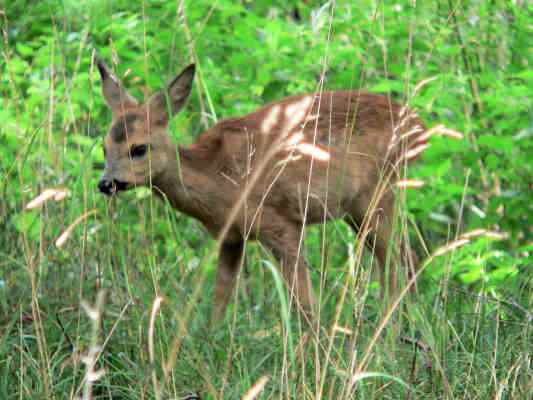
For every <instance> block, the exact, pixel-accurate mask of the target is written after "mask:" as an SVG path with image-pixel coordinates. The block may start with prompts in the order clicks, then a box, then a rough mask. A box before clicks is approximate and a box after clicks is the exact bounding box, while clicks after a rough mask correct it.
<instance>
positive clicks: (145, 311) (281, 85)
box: [0, 0, 533, 399]
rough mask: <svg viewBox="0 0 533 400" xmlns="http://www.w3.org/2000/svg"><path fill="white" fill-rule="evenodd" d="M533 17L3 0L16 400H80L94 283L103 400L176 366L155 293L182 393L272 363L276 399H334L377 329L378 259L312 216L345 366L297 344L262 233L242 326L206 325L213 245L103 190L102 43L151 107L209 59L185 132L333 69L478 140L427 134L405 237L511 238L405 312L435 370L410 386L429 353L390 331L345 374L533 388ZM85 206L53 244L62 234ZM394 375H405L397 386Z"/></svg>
mask: <svg viewBox="0 0 533 400" xmlns="http://www.w3.org/2000/svg"><path fill="white" fill-rule="evenodd" d="M532 15H533V6H532V5H531V4H529V2H527V1H526V2H524V1H513V2H506V1H491V2H488V1H462V2H456V1H449V2H446V1H441V0H432V1H418V2H413V1H407V0H399V1H395V2H377V1H373V0H372V1H371V0H362V1H345V0H342V1H337V2H333V1H331V2H327V3H325V2H317V1H303V0H295V1H281V0H276V1H266V0H258V1H249V0H242V1H234V0H219V1H211V0H209V1H207V0H194V1H193V0H186V1H184V2H181V1H174V2H172V1H164V0H154V1H144V2H131V1H125V0H118V1H116V0H114V1H111V0H95V1H90V2H80V1H73V0H64V1H57V0H43V1H29V0H8V1H3V2H2V1H0V21H1V22H0V28H1V31H2V34H3V35H2V39H1V43H2V44H1V52H0V53H1V54H2V56H1V57H0V93H1V96H2V100H1V106H0V121H1V123H0V198H1V200H0V323H1V326H2V331H3V332H4V333H2V336H1V337H0V370H1V372H0V398H6V399H11V398H30V397H31V398H33V397H34V398H63V397H66V398H67V397H68V398H73V397H74V395H75V394H76V393H77V391H78V389H79V388H80V387H81V386H82V385H83V368H84V366H83V364H82V363H80V360H79V357H78V358H76V354H81V352H82V350H85V349H86V348H87V346H89V340H90V337H88V336H87V332H88V331H87V327H88V322H87V321H86V316H85V314H84V313H83V311H82V310H81V309H80V308H79V304H80V301H81V299H87V298H89V299H92V298H94V297H95V294H96V292H97V291H98V289H100V288H107V289H108V290H109V292H110V293H109V296H108V301H107V306H106V312H105V318H104V326H103V331H102V332H103V334H104V335H108V336H106V337H107V339H109V342H107V343H106V350H107V349H108V351H106V352H105V354H104V353H102V357H101V359H100V360H99V364H98V365H99V366H102V367H105V368H106V370H107V374H106V375H105V378H104V379H103V380H101V381H100V382H98V383H97V384H96V387H95V388H94V392H95V398H96V396H100V397H106V396H107V397H114V398H141V397H142V396H143V395H144V396H145V397H150V398H151V397H157V396H156V395H154V394H153V393H154V392H153V391H152V389H153V388H152V386H151V385H152V371H154V372H155V373H156V375H157V376H159V377H161V376H163V375H165V372H163V371H162V370H161V368H160V367H159V365H160V364H157V365H158V366H157V367H156V366H154V364H153V363H152V362H150V361H149V360H148V355H147V351H146V349H145V347H146V340H147V335H148V334H147V332H146V329H147V327H148V321H149V312H150V307H151V305H152V302H153V299H154V297H155V296H156V295H158V296H159V295H162V296H164V297H165V299H166V301H165V303H164V304H166V308H164V309H163V311H162V314H161V316H160V318H159V319H158V320H157V321H156V326H155V330H156V332H157V334H158V337H157V340H158V343H156V353H157V354H156V356H157V357H156V358H157V359H158V360H161V359H166V358H167V355H168V353H169V352H171V351H173V350H172V349H174V348H175V347H173V346H176V343H177V342H176V340H177V339H176V338H178V339H179V340H180V342H179V346H181V347H180V348H179V349H180V350H179V356H180V357H178V359H177V360H176V363H175V368H174V369H173V371H171V372H170V377H167V378H168V380H167V381H166V383H165V384H166V388H167V391H168V393H167V394H168V395H169V396H174V397H175V398H178V396H182V395H183V394H184V393H183V392H184V389H183V388H188V390H191V391H201V392H202V393H206V395H207V396H208V397H206V398H216V397H217V396H218V397H219V398H223V397H224V398H238V397H240V396H241V395H242V394H243V393H244V392H245V390H247V389H248V388H249V387H250V386H252V385H253V384H254V383H255V382H256V381H257V379H258V378H259V377H260V376H261V375H269V376H271V377H272V379H271V381H270V382H269V383H268V385H267V387H266V389H265V393H266V395H265V398H267V396H270V397H272V398H274V397H275V398H278V397H279V398H281V397H291V396H292V397H294V398H318V395H316V396H313V395H314V394H315V393H319V391H321V392H320V393H322V394H323V398H350V396H351V394H353V393H350V392H349V391H348V392H347V389H346V386H343V385H344V381H343V379H345V378H346V373H345V372H346V371H348V370H350V371H351V369H353V364H352V361H351V360H352V358H353V359H354V360H355V361H354V362H355V363H358V362H360V357H361V355H360V354H361V352H363V349H365V348H366V347H365V346H366V345H367V344H368V343H369V342H370V338H371V337H372V335H373V333H374V332H375V330H376V329H377V326H378V325H379V322H380V315H381V314H380V313H379V306H380V304H379V303H380V302H379V300H376V299H375V298H374V297H373V296H374V295H375V294H376V293H375V292H378V290H374V289H375V287H374V286H375V285H370V284H369V280H368V279H367V278H368V276H367V275H365V272H364V271H367V272H368V270H369V269H370V268H369V265H370V262H369V261H370V260H369V259H367V258H364V260H363V262H360V263H359V264H361V265H359V264H357V268H356V266H355V264H354V263H355V261H354V260H355V259H356V258H357V257H355V256H354V254H353V253H354V250H353V246H352V245H353V241H354V238H353V236H352V234H351V233H350V232H349V230H348V229H347V228H346V226H344V224H343V223H341V222H334V223H331V224H329V225H328V226H326V227H315V228H312V229H310V232H309V234H308V236H307V243H306V245H307V252H308V256H309V259H310V260H311V263H312V265H313V266H314V271H313V274H314V275H313V279H314V283H315V287H320V293H321V303H322V305H323V309H322V311H321V313H322V316H323V318H324V320H325V321H328V324H329V323H330V322H331V323H332V324H333V322H335V323H338V325H339V326H341V325H346V326H350V327H351V328H350V329H352V328H353V331H354V332H356V333H354V335H353V336H352V338H348V339H341V338H339V337H338V335H339V334H338V333H335V332H334V331H333V328H332V326H329V325H327V324H324V330H328V332H329V331H331V332H333V333H331V332H329V333H324V336H320V337H319V339H318V340H319V341H320V345H317V346H316V347H317V348H320V349H321V351H322V350H323V349H324V348H328V346H331V347H330V349H333V350H331V352H330V353H328V357H325V358H324V357H323V354H322V353H320V355H316V354H313V356H312V357H310V358H309V359H308V360H306V359H304V357H303V356H302V357H300V354H299V353H298V354H296V352H297V349H298V348H299V347H298V340H299V339H300V335H297V333H299V331H298V329H299V327H300V324H299V323H298V322H297V321H296V320H297V318H296V317H295V314H288V313H287V310H286V308H287V307H285V305H286V301H287V299H285V298H283V294H282V293H281V292H279V290H278V289H279V285H277V284H278V283H279V280H278V279H277V278H276V275H275V273H273V272H272V271H271V268H265V267H264V265H265V264H268V265H270V264H269V262H268V261H265V259H266V258H268V255H266V254H265V253H264V252H263V251H262V249H261V248H259V247H256V246H254V245H250V246H249V248H248V256H249V257H248V269H249V271H253V276H252V277H248V276H247V273H246V272H245V273H243V274H242V275H243V276H241V280H244V281H246V282H245V284H244V285H241V288H240V289H239V292H238V295H237V296H236V299H235V300H236V301H237V302H236V304H235V305H234V307H233V314H232V322H231V327H230V329H225V328H221V329H220V330H218V331H216V332H215V333H214V334H213V333H208V331H207V330H206V319H207V315H208V312H209V302H208V300H207V298H208V296H209V294H210V293H211V291H212V289H211V287H212V282H213V279H214V269H215V260H214V257H213V253H214V250H215V247H216V246H215V243H214V242H213V241H212V240H210V239H209V238H207V237H206V233H205V232H204V231H203V229H202V228H201V227H200V226H199V225H198V224H197V223H195V222H193V221H191V220H189V219H185V218H183V217H182V216H179V215H176V214H175V212H174V211H173V210H172V209H171V208H170V206H169V205H167V204H161V203H160V202H156V201H155V200H154V199H153V197H152V196H151V194H150V192H149V191H147V190H144V191H143V190H138V191H136V192H131V193H127V194H125V195H123V196H120V199H118V201H110V202H108V201H105V200H104V199H103V198H101V197H100V196H99V195H98V194H97V190H96V183H97V179H98V176H99V174H100V173H101V171H100V170H101V168H102V165H103V162H104V159H103V153H102V149H101V141H102V137H103V135H104V133H105V131H106V129H107V127H108V125H109V122H110V113H109V111H108V110H107V109H106V107H105V105H104V102H103V99H102V96H101V95H100V82H99V79H98V73H97V71H95V66H94V62H93V56H94V55H96V54H98V55H99V56H100V57H102V58H104V59H105V60H106V61H107V62H108V64H110V65H111V66H112V68H113V69H114V70H115V71H116V73H117V74H118V75H119V76H120V77H121V78H122V79H123V81H124V82H125V84H126V85H127V86H128V87H129V88H131V92H132V93H133V94H135V95H136V96H137V97H138V98H139V99H143V97H145V96H146V95H147V94H148V93H150V92H152V91H153V90H156V89H158V88H161V87H162V86H163V85H164V84H165V82H167V81H168V80H169V79H172V78H173V77H174V76H175V74H176V73H177V72H178V71H179V70H180V69H181V68H182V67H183V66H185V65H186V64H188V63H190V62H192V61H194V62H196V64H197V66H198V76H197V85H196V86H195V90H194V92H193V98H192V101H190V102H189V104H188V106H187V109H186V110H185V111H184V112H183V113H182V114H180V116H178V117H176V118H175V119H174V120H173V121H172V123H171V131H172V135H173V136H174V137H175V139H176V141H179V142H180V143H184V144H185V143H191V142H192V141H194V138H195V137H196V136H197V135H198V134H199V133H200V132H201V131H203V130H204V129H206V128H207V127H208V126H210V125H212V124H213V123H214V122H215V121H217V120H219V119H221V118H226V117H230V116H236V115H242V114H244V113H247V112H250V111H253V110H254V109H256V108H257V107H258V106H260V105H263V104H265V103H266V102H270V101H275V100H277V99H281V98H283V97H285V96H288V95H292V94H297V93H302V92H313V91H315V90H319V89H320V85H321V83H320V82H321V77H322V76H324V78H325V79H324V87H325V88H331V89H341V88H352V89H365V90H369V91H372V92H377V93H386V94H390V95H391V97H392V98H394V99H396V100H398V101H401V102H408V103H409V104H410V105H411V106H412V107H414V108H415V109H416V110H417V111H418V114H419V115H420V116H421V118H422V119H423V120H424V121H425V122H426V124H427V125H428V126H429V127H431V126H435V125H438V124H442V125H444V126H446V127H448V128H450V129H453V130H456V131H459V132H462V133H463V134H464V135H465V138H464V140H460V141H453V140H451V139H450V138H447V137H433V138H432V139H431V146H430V147H429V148H428V149H427V150H426V151H425V153H424V155H423V157H422V159H421V160H420V161H419V162H418V163H417V164H416V165H415V166H413V168H412V169H411V170H410V171H409V177H411V178H416V179H422V180H424V182H425V186H424V187H422V188H421V189H419V190H417V191H409V192H408V193H407V195H406V200H407V206H408V210H409V211H408V213H407V215H402V221H403V222H402V224H400V225H401V227H403V226H404V225H405V226H409V227H410V228H412V229H410V230H411V239H412V242H413V244H414V247H415V248H417V250H418V253H419V254H420V255H421V256H422V258H424V257H426V256H429V255H431V254H433V253H434V252H435V251H436V250H437V249H439V248H442V246H445V244H446V243H448V242H451V241H453V240H454V239H457V238H460V237H461V235H462V234H464V233H465V232H471V231H474V230H477V229H484V230H487V231H494V232H500V233H503V234H505V237H504V239H502V240H494V239H491V238H490V237H487V235H480V236H478V237H473V238H472V239H470V240H468V241H467V242H465V243H463V244H462V246H459V247H458V248H457V249H455V250H453V251H450V252H447V253H446V254H445V255H444V256H440V257H435V258H430V260H431V261H430V262H429V264H428V267H427V269H426V270H425V271H424V273H423V275H422V278H421V282H420V286H421V295H420V296H421V297H420V299H421V300H419V301H418V302H417V303H416V304H415V303H414V302H413V303H410V300H409V301H406V303H407V306H406V307H405V310H404V311H405V312H402V314H401V315H405V317H403V319H405V321H401V319H402V318H399V319H400V321H399V322H398V321H396V322H397V323H398V325H399V326H401V327H402V329H404V331H406V332H407V333H409V334H413V335H418V336H420V337H421V338H422V339H423V341H425V342H426V343H427V344H428V345H429V347H430V350H424V355H423V357H426V358H428V359H430V361H429V363H430V364H432V365H434V370H432V369H431V368H429V369H427V370H428V371H429V372H428V374H427V375H428V376H425V375H424V373H419V374H418V375H417V376H414V375H416V374H415V372H416V371H415V372H412V373H411V372H409V371H410V370H412V368H411V367H412V364H411V363H412V361H411V359H408V357H407V356H406V354H405V353H409V355H412V352H414V354H415V355H414V356H413V357H415V364H416V354H417V353H416V352H417V350H416V349H414V348H409V352H408V351H407V350H405V348H402V347H401V346H400V345H398V344H391V342H392V343H394V340H395V339H390V340H388V339H389V336H388V335H389V334H387V335H385V337H384V340H383V343H378V345H377V347H376V348H374V353H372V354H373V356H372V358H371V361H370V363H369V370H367V371H366V372H361V374H360V375H358V376H354V377H352V378H353V379H352V380H353V381H354V382H358V380H361V381H362V382H358V383H357V385H356V386H357V390H356V392H355V393H357V398H399V397H402V398H403V397H407V395H405V393H411V392H412V393H414V394H411V398H414V396H415V395H416V397H417V398H428V399H433V398H443V397H450V398H455V397H460V398H501V393H508V394H509V398H526V397H525V392H526V390H527V387H528V386H527V382H528V376H527V374H528V372H525V369H526V368H527V367H526V366H525V364H524V363H523V359H524V354H528V353H529V354H530V353H531V347H530V344H531V311H528V310H531V294H530V293H531V289H532V285H533V279H532V274H531V265H532V264H533V260H532V258H531V253H532V247H531V243H532V239H533V229H532V226H533V221H532V219H531V216H532V215H533V200H532V196H531V190H532V185H533V178H532V177H533V163H532V162H531V160H532V158H533V140H532V138H533V97H532V96H531V93H533V72H532V71H533V67H532V66H533V53H532V52H531V37H532V36H533V32H532V30H531V16H532ZM422 82H425V84H423V85H421V86H420V87H418V85H420V84H421V83H422ZM49 187H64V188H68V190H69V191H70V197H68V198H67V199H65V200H62V201H58V202H56V201H54V200H50V201H48V202H47V203H46V204H44V205H43V206H42V207H41V208H38V209H34V210H30V211H29V210H25V206H26V205H27V204H28V202H29V201H30V200H31V199H33V198H35V197H36V196H37V195H38V194H39V193H41V192H42V190H43V189H45V188H49ZM92 210H96V213H94V214H90V215H88V216H87V217H86V218H85V219H83V220H82V221H81V222H80V223H79V224H78V225H77V226H75V227H73V228H72V232H71V235H70V237H69V240H68V241H67V242H66V244H65V245H64V247H62V248H57V247H56V246H55V244H54V242H55V241H56V239H57V238H58V237H59V236H60V234H61V233H62V232H65V230H66V229H67V227H69V226H70V225H71V224H72V223H73V222H74V221H75V220H76V219H77V218H78V217H80V215H83V214H85V213H88V212H91V211H92ZM489 236H490V235H489ZM359 261H360V260H358V262H359ZM363 266H364V267H363ZM361 271H363V272H361ZM271 272H272V273H271ZM272 275H274V278H273V277H272ZM367 283H368V285H366V284H367ZM365 285H366V286H365ZM243 286H244V287H243ZM346 287H349V288H350V289H349V290H348V291H347V294H346V299H345V301H346V303H342V302H341V301H340V298H341V293H342V292H343V290H344V288H346ZM278 293H279V294H278ZM343 301H344V300H343ZM280 304H283V305H284V307H283V311H282V312H281V313H280V311H279V310H280ZM339 304H340V305H341V306H340V305H339ZM176 310H177V312H176ZM280 316H281V319H282V321H281V322H282V323H281V322H280ZM337 316H339V318H340V321H339V320H336V319H335V318H337ZM358 321H365V322H364V323H363V324H361V323H359V322H358ZM402 323H403V325H401V324H402ZM106 324H107V325H106ZM292 325H293V327H292V328H291V326H292ZM394 326H396V325H394ZM278 328H279V329H278ZM329 334H331V336H328V335H329ZM336 335H337V336H336ZM330 340H331V341H330ZM250 349H252V350H253V351H251V350H250ZM354 349H355V350H354ZM288 351H289V352H290V354H287V352H288ZM321 357H322V358H321ZM526 358H527V357H526ZM301 359H304V361H301ZM316 359H319V360H320V363H321V364H320V365H321V368H322V369H319V368H318V367H317V365H316V364H315V363H314V362H315V361H314V360H316ZM465 360H466V361H465ZM298 363H301V364H298ZM295 364H297V365H295ZM161 365H162V364H161ZM488 365H490V366H491V367H490V368H488ZM414 368H415V369H416V366H415V367H414ZM287 371H289V372H287ZM317 371H318V372H317ZM372 371H379V372H378V373H375V372H372ZM352 372H353V371H352ZM433 372H435V374H433ZM529 374H530V372H529ZM318 375H320V376H321V377H324V379H325V380H321V379H322V378H321V379H318V378H317V379H316V380H315V377H316V376H318ZM310 377H312V378H310ZM343 377H344V378H343ZM363 378H371V379H363ZM380 378H381V379H380ZM529 378H531V376H529ZM390 379H392V381H394V382H397V383H398V382H399V383H401V384H402V385H404V384H405V385H406V387H407V389H406V388H404V387H403V386H402V385H398V387H394V385H393V386H391V387H389V386H388V384H387V382H388V381H389V380H390ZM489 382H490V383H489ZM529 382H530V380H529ZM529 385H530V383H529ZM147 388H149V389H147ZM524 388H525V389H524ZM529 388H530V386H529ZM398 391H399V392H398ZM217 393H223V394H218V395H217ZM302 393H303V394H302ZM398 393H402V394H401V395H398ZM496 393H500V394H499V395H496ZM522 395H524V397H521V396H522ZM209 396H210V397H209ZM342 396H344V397H342ZM270 397H269V398H270ZM165 398H166V397H165Z"/></svg>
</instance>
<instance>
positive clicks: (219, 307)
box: [211, 242, 244, 324]
mask: <svg viewBox="0 0 533 400" xmlns="http://www.w3.org/2000/svg"><path fill="white" fill-rule="evenodd" d="M243 256H244V242H236V243H223V244H222V245H221V246H220V252H219V258H218V268H217V276H216V281H215V302H214V308H213V311H212V315H211V323H212V324H216V323H217V322H218V321H220V320H221V319H223V316H224V311H225V310H226V306H227V304H228V302H229V299H230V297H231V294H232V293H233V289H234V287H235V282H236V281H237V275H238V274H239V269H240V267H241V264H242V261H243Z"/></svg>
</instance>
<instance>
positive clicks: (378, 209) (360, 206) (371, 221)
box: [346, 192, 398, 299]
mask: <svg viewBox="0 0 533 400" xmlns="http://www.w3.org/2000/svg"><path fill="white" fill-rule="evenodd" d="M346 222H347V223H348V224H349V225H350V226H351V227H352V228H353V229H354V231H355V232H356V233H358V232H360V231H361V230H368V233H366V235H365V245H366V247H367V248H368V249H369V250H370V251H372V252H373V253H374V254H375V255H376V258H377V261H378V263H379V267H380V283H381V291H382V295H383V297H384V298H385V295H386V294H388V297H389V299H392V298H394V297H395V295H396V292H397V286H398V283H397V276H396V268H397V265H396V264H397V263H396V262H394V259H395V257H394V254H395V251H394V250H395V249H394V247H395V243H394V240H393V235H392V228H393V223H394V194H393V193H392V192H386V193H385V194H384V195H383V196H382V198H381V199H378V200H377V201H375V200H374V199H373V198H372V196H360V197H359V198H358V199H357V202H356V204H355V207H354V209H353V210H349V215H348V216H347V217H346ZM389 253H390V257H388V255H389ZM388 261H389V262H388ZM387 267H388V268H387ZM387 269H388V271H387ZM387 276H388V280H387V279H386V277H387Z"/></svg>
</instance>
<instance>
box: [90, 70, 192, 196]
mask: <svg viewBox="0 0 533 400" xmlns="http://www.w3.org/2000/svg"><path fill="white" fill-rule="evenodd" d="M97 67H98V71H99V72H100V77H101V80H102V92H103V95H104V98H105V100H106V103H107V105H108V106H109V107H110V108H111V111H112V115H113V118H112V122H111V127H110V129H109V131H108V133H107V135H106V137H105V139H104V154H105V160H106V163H105V170H104V173H103V175H102V177H101V178H100V182H99V183H98V189H99V190H100V192H102V193H104V194H106V195H114V194H115V193H117V192H118V191H123V190H127V189H130V188H133V187H137V186H150V185H151V183H152V182H154V181H156V180H157V179H158V177H160V176H161V175H162V174H164V173H165V171H167V170H168V169H169V167H170V163H172V165H173V163H175V160H176V147H175V145H174V144H173V143H172V140H171V138H170V136H169V135H168V133H167V126H168V122H169V120H170V118H172V117H173V116H174V115H175V114H176V113H178V112H179V111H180V110H181V109H182V108H183V106H184V105H185V102H186V100H187V98H188V97H189V94H190V93H191V88H192V82H193V79H194V71H195V67H194V64H192V65H189V66H188V67H186V68H185V69H184V70H183V71H182V72H181V73H180V74H179V75H178V76H177V77H176V78H174V79H173V80H172V81H171V82H170V84H168V85H167V87H166V88H165V89H163V90H161V91H159V92H157V93H155V94H154V95H152V96H151V97H150V98H149V99H148V100H147V101H146V102H145V103H144V104H139V103H138V102H137V101H136V100H135V98H134V97H133V96H131V95H130V94H128V92H127V91H126V90H125V89H124V87H123V85H122V83H121V82H120V81H119V79H118V78H117V77H116V76H115V75H113V73H112V72H111V71H110V70H109V69H108V68H107V66H106V65H105V64H104V63H103V62H102V61H100V60H97Z"/></svg>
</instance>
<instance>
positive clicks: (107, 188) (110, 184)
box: [98, 179, 131, 196]
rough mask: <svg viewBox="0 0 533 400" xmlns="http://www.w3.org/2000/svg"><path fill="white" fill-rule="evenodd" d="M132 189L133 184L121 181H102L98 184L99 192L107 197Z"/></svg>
mask: <svg viewBox="0 0 533 400" xmlns="http://www.w3.org/2000/svg"><path fill="white" fill-rule="evenodd" d="M130 187H131V184H130V183H129V182H124V181H119V180H117V179H113V180H106V179H102V180H100V182H98V190H100V193H103V194H105V195H106V196H114V195H115V194H117V193H118V192H123V191H125V190H128V189H129V188H130Z"/></svg>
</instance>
